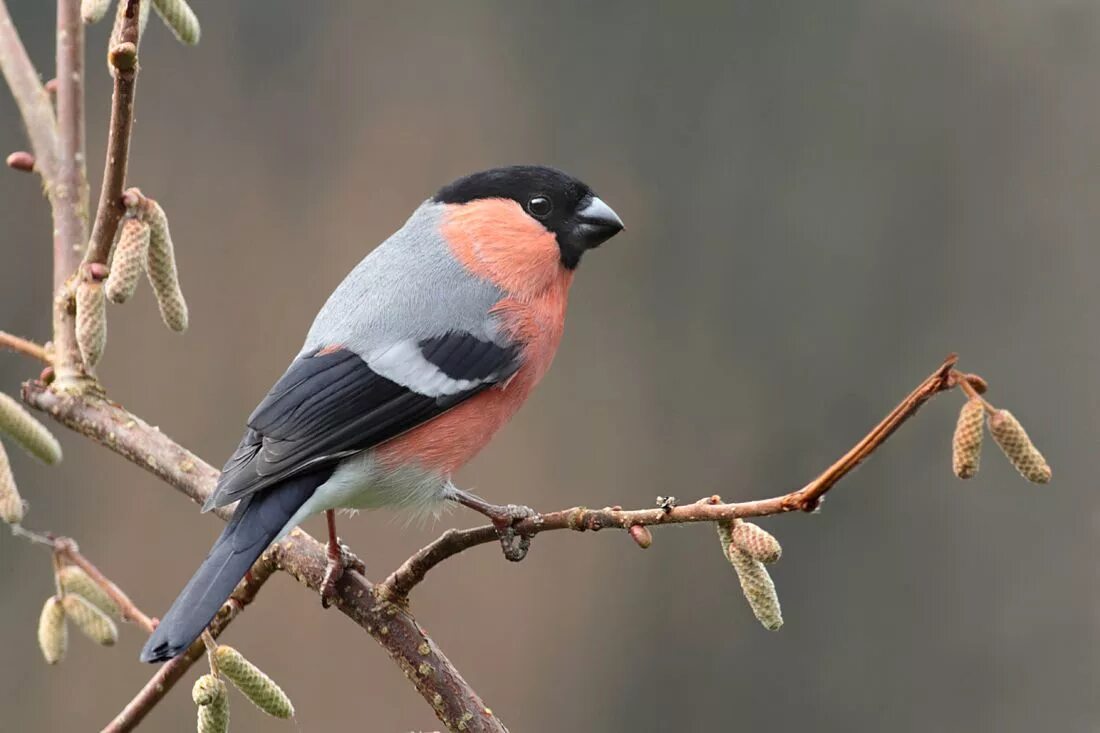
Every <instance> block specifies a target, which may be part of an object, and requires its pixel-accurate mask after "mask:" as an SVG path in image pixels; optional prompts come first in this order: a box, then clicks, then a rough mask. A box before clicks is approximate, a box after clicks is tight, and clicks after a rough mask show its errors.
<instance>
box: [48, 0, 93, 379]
mask: <svg viewBox="0 0 1100 733" xmlns="http://www.w3.org/2000/svg"><path fill="white" fill-rule="evenodd" d="M57 138H58V146H57V148H58V150H57V153H58V157H57V166H56V172H55V175H54V176H53V180H52V181H51V185H50V187H49V190H50V206H51V209H52V211H53V232H54V242H53V247H54V259H53V284H54V309H53V344H54V368H55V371H56V375H57V379H58V380H59V382H60V383H62V384H67V383H70V382H73V381H79V380H82V379H83V378H84V368H83V365H82V363H81V359H80V349H79V347H78V346H77V343H76V327H75V316H76V314H75V307H74V304H73V302H72V293H71V288H70V286H69V282H70V278H71V277H72V276H73V273H74V272H75V271H76V266H77V263H78V262H79V261H80V252H81V250H82V248H83V247H84V243H85V242H86V241H87V240H88V178H87V174H86V172H85V165H84V161H85V157H86V153H85V147H84V23H83V21H82V20H81V17H80V2H79V0H57Z"/></svg>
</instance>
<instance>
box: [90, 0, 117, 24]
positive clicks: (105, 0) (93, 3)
mask: <svg viewBox="0 0 1100 733" xmlns="http://www.w3.org/2000/svg"><path fill="white" fill-rule="evenodd" d="M123 2H125V0H123ZM109 7H111V0H82V2H81V3H80V17H82V18H83V19H84V22H85V23H87V24H89V25H91V24H92V23H98V22H99V21H101V20H103V16H104V15H106V14H107V8H109Z"/></svg>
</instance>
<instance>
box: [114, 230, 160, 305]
mask: <svg viewBox="0 0 1100 733" xmlns="http://www.w3.org/2000/svg"><path fill="white" fill-rule="evenodd" d="M148 253H149V224H147V223H146V222H144V221H142V220H141V219H138V218H136V217H126V219H125V220H123V222H122V229H121V232H120V233H119V236H118V244H116V245H115V251H114V255H113V258H112V259H111V274H110V275H108V276H107V281H106V283H105V284H104V288H105V289H106V290H105V292H106V293H107V297H108V298H109V299H110V300H111V302H112V303H125V302H126V301H127V300H129V299H130V298H131V297H133V295H134V290H135V289H137V284H138V280H139V279H140V278H141V273H142V272H144V271H145V260H146V257H148Z"/></svg>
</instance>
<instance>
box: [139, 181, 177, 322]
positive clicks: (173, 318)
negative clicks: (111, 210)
mask: <svg viewBox="0 0 1100 733" xmlns="http://www.w3.org/2000/svg"><path fill="white" fill-rule="evenodd" d="M145 215H146V221H148V222H149V256H148V258H147V260H146V268H145V271H146V274H147V275H148V276H149V283H150V284H151V285H152V286H153V292H154V293H156V296H157V304H158V305H159V306H160V317H161V320H163V321H164V325H166V326H168V328H170V329H172V330H173V331H184V330H186V329H187V303H186V302H185V301H184V299H183V293H182V292H181V291H180V281H179V275H178V274H177V272H176V254H175V251H174V249H173V247H172V235H171V234H170V233H169V231H168V217H167V216H165V214H164V209H162V208H161V207H160V204H158V203H157V202H156V201H154V200H152V199H146V208H145Z"/></svg>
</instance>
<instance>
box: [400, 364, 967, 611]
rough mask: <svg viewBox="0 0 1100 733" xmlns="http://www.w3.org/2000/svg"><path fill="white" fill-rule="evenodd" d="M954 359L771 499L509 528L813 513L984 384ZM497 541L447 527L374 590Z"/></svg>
mask: <svg viewBox="0 0 1100 733" xmlns="http://www.w3.org/2000/svg"><path fill="white" fill-rule="evenodd" d="M957 361H958V357H957V356H956V355H954V354H952V355H950V356H949V357H947V359H946V360H945V361H944V363H943V364H942V365H941V366H940V367H939V368H938V369H936V371H934V372H933V373H932V374H931V375H929V376H928V378H927V379H925V380H924V381H923V382H921V383H920V384H919V385H918V386H917V387H916V388H915V389H914V390H913V391H912V392H910V393H909V395H908V396H906V398H905V399H904V400H902V401H901V403H900V404H898V406H897V407H895V408H894V409H893V410H892V411H891V412H890V413H889V414H888V415H887V416H886V417H885V418H883V419H882V421H881V422H880V423H879V424H878V425H876V426H875V427H874V428H873V429H872V430H871V431H870V432H869V433H867V435H866V436H865V437H864V438H863V439H862V440H860V441H859V442H858V443H856V445H855V446H853V448H852V449H851V450H850V451H848V452H847V453H845V454H844V456H843V457H841V458H840V459H839V460H838V461H837V462H836V463H834V464H833V465H832V466H830V467H829V468H828V469H826V470H825V471H823V472H822V473H821V475H819V476H818V477H817V478H815V479H814V480H813V481H811V482H809V483H808V484H806V485H805V486H803V487H802V488H801V489H798V490H797V491H792V492H790V493H788V494H783V495H782V496H775V497H772V498H770V499H757V500H754V501H746V502H737V503H730V504H726V503H722V501H721V500H720V499H719V498H718V497H717V496H712V497H708V498H705V499H700V500H699V501H697V502H695V503H693V504H687V505H684V506H666V507H658V508H655V509H635V510H632V511H625V510H623V509H620V508H618V507H614V508H606V509H588V508H586V507H573V508H572V509H563V510H561V511H557V512H549V513H546V514H537V515H535V516H533V517H529V518H527V519H524V520H522V521H520V522H517V523H516V524H515V525H513V527H512V531H513V532H514V533H515V534H516V535H518V536H520V537H525V538H528V539H529V538H531V537H534V536H535V535H537V534H539V533H541V532H549V531H551V530H558V529H571V530H574V531H577V532H584V531H585V530H593V531H596V530H600V529H606V528H614V529H626V530H629V529H630V528H631V527H633V526H643V527H645V526H651V525H664V524H683V523H687V522H730V521H733V520H734V519H739V518H744V517H764V516H769V515H773V514H785V513H787V512H792V511H804V512H809V511H814V510H815V509H817V508H818V507H819V506H820V504H821V501H822V500H823V499H824V497H825V494H826V493H827V492H828V491H829V489H831V488H832V487H833V486H835V485H836V484H837V482H838V481H840V480H841V479H842V478H844V476H846V475H847V474H848V473H850V472H851V471H852V470H853V469H855V467H856V466H858V465H859V464H860V463H862V462H863V461H864V460H865V459H866V458H867V457H868V456H870V455H871V454H872V453H873V452H874V451H875V450H877V449H878V448H879V446H881V445H882V444H883V443H885V442H886V440H887V438H889V437H890V436H891V435H892V434H893V433H894V431H895V430H897V429H898V427H900V426H901V424H902V423H904V422H905V421H906V420H908V419H909V418H910V417H912V416H913V415H914V414H916V412H917V410H919V409H920V408H921V407H922V406H923V405H924V403H925V402H927V401H928V400H930V399H931V398H932V397H934V396H935V395H937V394H939V393H940V392H943V391H945V390H949V389H953V388H954V387H956V386H958V384H959V383H960V382H962V383H966V384H967V386H968V387H969V384H970V383H971V382H973V383H980V384H983V385H984V381H983V380H981V378H980V377H976V376H974V375H969V374H963V373H961V372H958V371H956V370H955V368H954V367H955V364H956V362H957ZM498 539H499V533H498V532H497V530H496V528H495V527H493V526H491V525H485V526H483V527H475V528H473V529H465V530H455V529H451V530H448V531H446V532H444V533H443V535H442V536H441V537H439V539H437V540H435V541H434V542H432V543H430V544H428V545H426V546H425V547H423V548H422V549H420V550H419V551H418V552H416V554H414V555H413V556H412V557H410V558H409V559H408V560H406V561H405V562H404V563H403V564H402V565H401V566H400V567H399V568H397V569H396V570H395V571H394V572H393V573H391V574H390V576H389V577H388V578H386V580H385V581H383V582H382V583H380V584H379V588H380V589H384V590H385V597H387V598H393V599H395V600H400V599H403V598H405V597H407V596H408V594H409V592H410V591H412V589H413V588H414V587H416V585H417V584H419V583H420V582H421V581H423V580H424V577H425V576H426V575H427V573H428V571H430V570H431V569H432V568H434V567H435V566H436V565H438V564H439V563H441V562H443V561H444V560H446V559H448V558H450V557H453V556H455V555H457V554H458V553H460V552H463V551H465V550H468V549H470V548H471V547H476V546H478V545H483V544H487V543H490V542H496V541H497V540H498Z"/></svg>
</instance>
